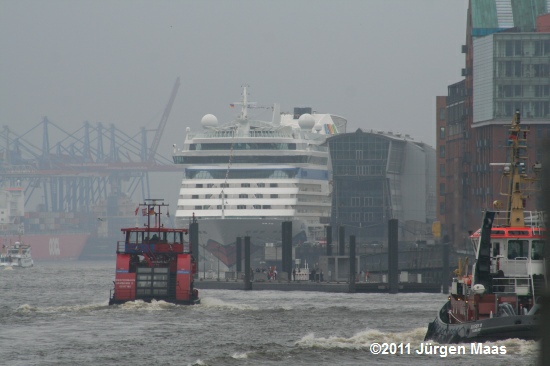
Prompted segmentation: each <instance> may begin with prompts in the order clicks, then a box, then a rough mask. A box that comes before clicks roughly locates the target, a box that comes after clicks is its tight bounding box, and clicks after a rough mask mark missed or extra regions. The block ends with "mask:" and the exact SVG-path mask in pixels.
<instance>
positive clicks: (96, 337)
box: [0, 262, 539, 366]
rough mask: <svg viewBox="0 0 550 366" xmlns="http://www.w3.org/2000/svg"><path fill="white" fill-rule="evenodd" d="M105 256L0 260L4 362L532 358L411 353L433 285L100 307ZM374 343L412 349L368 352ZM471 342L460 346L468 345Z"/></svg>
mask: <svg viewBox="0 0 550 366" xmlns="http://www.w3.org/2000/svg"><path fill="white" fill-rule="evenodd" d="M113 280H114V262H61V263H54V262H42V263H40V262H39V263H36V264H35V267H33V268H30V269H14V270H3V269H0V296H1V297H0V364H2V365H4V364H5V365H104V364H116V365H151V364H158V365H282V364H284V365H367V364H369V365H371V364H384V365H403V364H412V365H420V364H421V365H435V364H449V365H451V364H452V365H456V364H457V363H458V364H460V365H491V366H496V365H536V364H537V362H536V361H537V357H538V352H539V348H538V343H537V342H533V341H521V340H517V339H511V340H507V341H502V342H495V343H490V344H488V345H491V346H493V345H496V346H505V347H506V351H507V354H506V355H471V354H469V353H467V354H465V355H448V356H447V357H446V358H441V357H440V356H437V355H435V356H434V355H431V356H427V355H417V354H415V353H414V351H415V349H417V348H418V347H419V345H420V343H421V342H422V341H423V339H424V334H425V332H426V327H427V323H428V322H429V321H431V320H433V317H434V316H435V314H436V312H437V311H438V309H439V307H440V306H441V305H442V304H443V303H444V302H445V296H444V295H438V294H398V295H392V296H390V295H383V294H332V293H317V292H276V291H250V292H246V291H231V290H203V291H201V297H202V303H201V304H200V305H197V306H176V305H172V304H168V303H165V302H162V301H161V302H156V303H152V304H146V303H143V302H139V301H137V302H131V303H127V304H124V305H117V306H108V304H107V303H108V298H109V290H110V289H111V287H112V283H113ZM373 342H378V343H383V342H397V343H401V342H404V343H410V344H411V351H412V353H413V354H411V355H373V354H371V352H370V351H369V347H370V346H371V344H372V343H373ZM468 350H469V347H468Z"/></svg>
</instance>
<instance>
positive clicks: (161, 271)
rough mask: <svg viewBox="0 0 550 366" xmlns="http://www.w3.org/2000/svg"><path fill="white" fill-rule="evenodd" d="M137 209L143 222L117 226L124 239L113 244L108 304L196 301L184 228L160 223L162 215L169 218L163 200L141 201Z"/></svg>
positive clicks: (193, 265)
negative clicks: (128, 225)
mask: <svg viewBox="0 0 550 366" xmlns="http://www.w3.org/2000/svg"><path fill="white" fill-rule="evenodd" d="M139 209H141V210H142V212H143V215H146V216H147V223H146V224H144V226H141V227H138V226H136V227H128V228H122V229H121V231H122V233H123V236H124V240H121V241H118V242H117V245H116V274H115V281H114V289H113V290H111V293H110V296H109V305H115V304H122V303H125V302H128V301H135V300H142V301H145V302H151V301H153V300H156V301H161V300H162V301H166V302H171V303H175V304H182V305H194V304H198V303H200V299H199V292H198V290H197V289H195V288H194V286H193V284H194V282H193V277H194V275H195V273H196V272H197V263H196V260H195V258H194V257H193V253H192V249H191V245H190V243H189V242H187V243H185V241H184V237H185V235H187V234H188V230H187V229H176V228H168V227H166V226H165V225H164V224H163V223H162V216H163V215H164V216H166V217H169V211H168V205H167V204H165V203H164V202H163V200H159V199H149V200H145V203H142V204H140V205H139V206H138V210H139ZM163 210H166V213H164V212H163ZM136 211H137V210H136ZM186 244H187V245H186Z"/></svg>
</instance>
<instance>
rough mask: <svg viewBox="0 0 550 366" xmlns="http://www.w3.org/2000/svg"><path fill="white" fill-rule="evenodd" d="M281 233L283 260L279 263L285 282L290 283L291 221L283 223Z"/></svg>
mask: <svg viewBox="0 0 550 366" xmlns="http://www.w3.org/2000/svg"><path fill="white" fill-rule="evenodd" d="M281 233H282V238H281V239H282V242H283V253H282V256H283V258H282V261H281V262H282V266H283V268H281V270H282V272H286V273H287V276H288V277H287V280H289V281H290V276H291V275H292V221H283V223H282V230H281ZM275 250H277V248H275Z"/></svg>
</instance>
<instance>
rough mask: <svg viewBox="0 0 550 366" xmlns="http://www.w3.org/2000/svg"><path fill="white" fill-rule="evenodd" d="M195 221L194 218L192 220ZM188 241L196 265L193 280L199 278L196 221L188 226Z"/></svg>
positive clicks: (197, 229)
mask: <svg viewBox="0 0 550 366" xmlns="http://www.w3.org/2000/svg"><path fill="white" fill-rule="evenodd" d="M193 220H195V218H193ZM189 241H190V243H191V248H190V249H191V255H192V256H193V258H195V263H196V264H197V273H195V275H194V278H195V279H198V278H199V273H198V269H199V258H200V256H199V223H198V222H197V221H193V222H191V224H189Z"/></svg>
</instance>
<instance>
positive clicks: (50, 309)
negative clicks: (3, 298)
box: [15, 301, 109, 314]
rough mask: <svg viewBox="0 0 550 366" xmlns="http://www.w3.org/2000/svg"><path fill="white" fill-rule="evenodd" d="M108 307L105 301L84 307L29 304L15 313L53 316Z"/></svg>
mask: <svg viewBox="0 0 550 366" xmlns="http://www.w3.org/2000/svg"><path fill="white" fill-rule="evenodd" d="M108 307H109V302H108V301H105V302H102V303H99V304H86V305H64V306H63V305H62V306H46V307H37V306H32V305H30V304H23V305H20V306H19V307H18V308H17V309H15V312H17V313H23V314H24V313H44V314H53V313H74V312H89V311H94V310H102V309H107V308H108Z"/></svg>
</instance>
